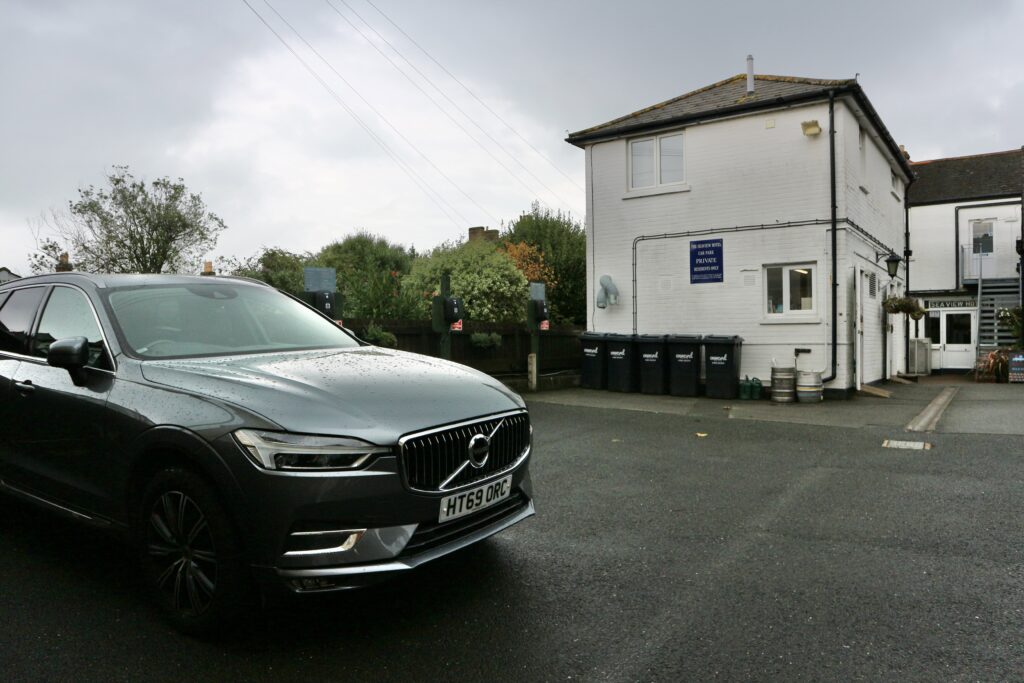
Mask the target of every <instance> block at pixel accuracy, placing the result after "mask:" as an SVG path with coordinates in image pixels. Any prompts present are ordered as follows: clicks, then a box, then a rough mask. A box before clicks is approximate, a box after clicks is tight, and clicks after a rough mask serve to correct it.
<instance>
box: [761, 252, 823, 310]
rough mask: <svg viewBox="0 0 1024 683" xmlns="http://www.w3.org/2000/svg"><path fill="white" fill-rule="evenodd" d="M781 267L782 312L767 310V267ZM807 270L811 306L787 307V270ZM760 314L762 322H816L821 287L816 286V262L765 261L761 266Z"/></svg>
mask: <svg viewBox="0 0 1024 683" xmlns="http://www.w3.org/2000/svg"><path fill="white" fill-rule="evenodd" d="M769 268H781V269H782V312H781V313H769V312H768V269H769ZM797 269H802V270H809V271H810V274H811V307H810V308H809V309H800V310H796V311H794V310H791V309H790V308H789V271H792V270H797ZM761 282H762V283H764V286H763V287H762V288H761V303H760V305H761V316H762V319H763V321H764V322H769V323H770V322H816V321H817V320H818V297H819V296H820V290H821V287H819V286H818V263H817V262H816V261H807V262H803V263H766V264H765V265H763V266H762V267H761Z"/></svg>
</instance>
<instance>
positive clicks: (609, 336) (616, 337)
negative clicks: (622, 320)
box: [604, 333, 636, 344]
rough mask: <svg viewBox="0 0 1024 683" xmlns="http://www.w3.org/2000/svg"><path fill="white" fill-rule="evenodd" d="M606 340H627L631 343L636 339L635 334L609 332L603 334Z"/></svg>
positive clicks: (618, 341)
mask: <svg viewBox="0 0 1024 683" xmlns="http://www.w3.org/2000/svg"><path fill="white" fill-rule="evenodd" d="M604 338H605V340H606V341H610V342H617V343H619V344H622V343H625V342H629V343H632V342H634V341H635V340H636V335H635V334H613V333H609V334H606V335H604Z"/></svg>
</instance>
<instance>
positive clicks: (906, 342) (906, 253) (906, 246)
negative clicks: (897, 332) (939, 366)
mask: <svg viewBox="0 0 1024 683" xmlns="http://www.w3.org/2000/svg"><path fill="white" fill-rule="evenodd" d="M913 182H914V177H913V176H911V177H910V179H909V180H908V181H907V184H906V185H905V186H904V187H903V277H904V288H903V296H910V257H911V256H913V254H914V252H913V251H911V250H910V204H908V203H907V200H908V199H909V197H910V186H911V185H912V184H913ZM904 315H905V316H906V321H907V324H906V325H904V326H903V371H904V372H905V373H907V374H908V375H909V374H910V316H909V315H906V314H904ZM914 325H915V326H916V325H917V322H916V321H915V322H914Z"/></svg>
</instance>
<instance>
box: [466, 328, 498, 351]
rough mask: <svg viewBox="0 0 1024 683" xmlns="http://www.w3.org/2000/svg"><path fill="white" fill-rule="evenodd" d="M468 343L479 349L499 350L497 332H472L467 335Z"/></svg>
mask: <svg viewBox="0 0 1024 683" xmlns="http://www.w3.org/2000/svg"><path fill="white" fill-rule="evenodd" d="M469 342H470V343H471V344H472V345H473V346H475V347H477V348H480V349H497V348H501V335H500V334H498V333H497V332H474V333H473V334H471V335H469Z"/></svg>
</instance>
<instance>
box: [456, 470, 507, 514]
mask: <svg viewBox="0 0 1024 683" xmlns="http://www.w3.org/2000/svg"><path fill="white" fill-rule="evenodd" d="M511 492H512V475H511V474H510V475H508V476H507V477H505V478H504V479H499V480H498V481H492V482H491V483H490V484H484V485H483V486H477V487H476V488H475V489H470V490H468V491H463V492H462V493H455V494H452V495H450V496H446V497H444V498H442V499H441V514H440V515H438V517H437V521H438V522H447V521H448V520H451V519H455V518H456V517H463V516H465V515H469V514H472V513H474V512H476V511H477V510H483V509H484V508H485V507H490V506H491V505H494V504H495V503H497V502H498V501H499V500H504V499H505V498H508V494H509V493H511Z"/></svg>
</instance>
